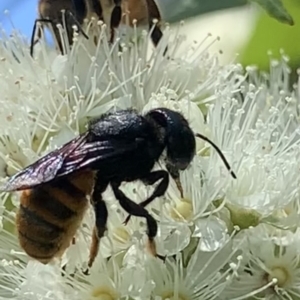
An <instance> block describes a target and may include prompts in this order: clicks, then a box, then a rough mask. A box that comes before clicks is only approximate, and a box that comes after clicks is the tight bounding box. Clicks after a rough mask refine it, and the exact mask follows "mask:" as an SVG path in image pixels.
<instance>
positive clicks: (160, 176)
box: [124, 170, 169, 224]
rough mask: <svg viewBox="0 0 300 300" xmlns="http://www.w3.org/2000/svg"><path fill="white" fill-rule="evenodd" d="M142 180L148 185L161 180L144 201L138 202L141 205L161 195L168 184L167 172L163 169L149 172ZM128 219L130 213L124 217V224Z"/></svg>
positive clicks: (143, 205) (145, 204)
mask: <svg viewBox="0 0 300 300" xmlns="http://www.w3.org/2000/svg"><path fill="white" fill-rule="evenodd" d="M142 180H143V182H144V183H145V184H148V185H153V184H154V183H155V182H157V181H158V180H161V182H160V183H159V184H158V186H157V187H156V188H155V190H154V192H153V193H152V195H151V196H150V197H149V198H147V199H146V200H145V201H142V202H141V203H139V205H141V206H142V207H145V206H147V205H148V204H150V203H151V202H152V201H153V200H154V199H155V198H157V197H161V196H163V195H164V194H165V192H166V190H167V188H168V186H169V174H168V172H166V171H163V170H160V171H154V172H151V173H150V174H149V175H148V176H147V177H146V178H143V179H142ZM129 220H130V215H129V216H128V217H127V218H126V220H125V221H124V224H127V223H128V221H129Z"/></svg>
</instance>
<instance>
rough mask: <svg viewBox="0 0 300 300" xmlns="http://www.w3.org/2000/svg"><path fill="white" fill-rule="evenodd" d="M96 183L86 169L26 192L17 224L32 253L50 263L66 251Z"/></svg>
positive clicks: (22, 244)
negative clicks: (88, 196)
mask: <svg viewBox="0 0 300 300" xmlns="http://www.w3.org/2000/svg"><path fill="white" fill-rule="evenodd" d="M93 183H94V180H93V173H92V172H89V171H85V172H81V173H78V174H73V175H71V176H68V177H63V178H60V179H58V180H55V181H53V182H51V183H46V184H42V185H39V186H37V187H36V188H34V189H30V190H25V191H23V192H22V195H21V201H20V208H19V211H18V213H17V217H16V225H17V230H18V235H19V242H20V245H21V247H22V248H23V249H24V251H25V252H26V253H27V254H28V255H29V256H31V257H33V258H35V259H37V260H39V261H40V262H42V263H48V262H50V261H51V260H52V259H53V258H54V257H60V256H61V255H62V254H63V253H64V251H65V250H66V248H67V247H69V245H70V244H71V241H72V238H73V237H74V235H75V233H76V231H77V229H78V227H79V226H80V223H81V222H82V218H83V216H84V213H85V211H86V208H87V207H88V200H87V197H86V196H87V195H89V194H91V191H92V188H93Z"/></svg>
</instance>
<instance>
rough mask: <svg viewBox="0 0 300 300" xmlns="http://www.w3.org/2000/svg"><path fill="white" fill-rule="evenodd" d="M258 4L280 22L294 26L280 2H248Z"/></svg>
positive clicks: (265, 0) (253, 0)
mask: <svg viewBox="0 0 300 300" xmlns="http://www.w3.org/2000/svg"><path fill="white" fill-rule="evenodd" d="M249 1H252V2H256V3H258V4H259V5H260V6H261V7H262V8H264V9H265V10H266V11H267V13H268V14H269V15H270V16H271V17H273V18H275V19H277V20H278V21H280V22H283V23H287V24H289V25H294V20H293V18H292V16H291V15H290V14H289V13H288V11H287V10H286V9H285V7H284V6H283V4H282V1H281V0H249Z"/></svg>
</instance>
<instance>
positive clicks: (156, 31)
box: [149, 22, 163, 47]
mask: <svg viewBox="0 0 300 300" xmlns="http://www.w3.org/2000/svg"><path fill="white" fill-rule="evenodd" d="M149 30H152V32H151V40H152V42H153V44H154V46H155V47H157V45H158V43H159V41H160V40H161V38H162V37H163V33H162V31H161V29H160V28H159V27H158V25H157V24H154V23H153V22H150V24H149Z"/></svg>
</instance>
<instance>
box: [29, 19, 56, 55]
mask: <svg viewBox="0 0 300 300" xmlns="http://www.w3.org/2000/svg"><path fill="white" fill-rule="evenodd" d="M38 23H50V24H51V25H52V26H53V22H52V21H51V20H49V19H36V20H35V21H34V25H33V28H32V34H31V39H30V56H31V57H33V48H34V46H35V44H36V43H37V42H38V41H39V39H40V38H41V36H42V33H41V28H39V29H38V34H37V40H34V38H35V33H36V30H37V24H38Z"/></svg>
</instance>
